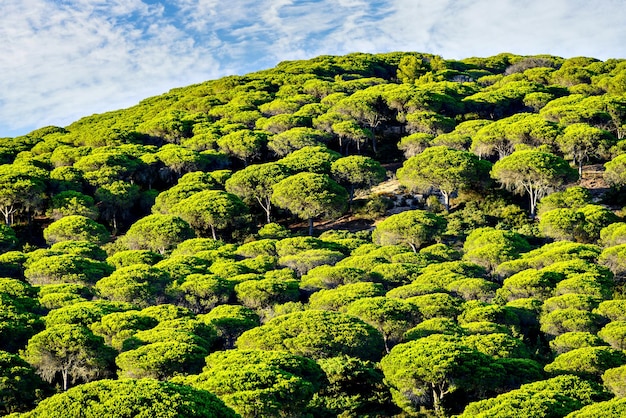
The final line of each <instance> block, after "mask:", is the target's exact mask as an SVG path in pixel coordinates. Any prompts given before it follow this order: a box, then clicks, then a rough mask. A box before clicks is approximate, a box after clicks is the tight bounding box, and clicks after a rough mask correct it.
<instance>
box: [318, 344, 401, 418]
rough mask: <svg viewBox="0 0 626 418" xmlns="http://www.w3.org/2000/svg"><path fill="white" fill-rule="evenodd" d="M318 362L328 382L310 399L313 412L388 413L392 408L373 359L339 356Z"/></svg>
mask: <svg viewBox="0 0 626 418" xmlns="http://www.w3.org/2000/svg"><path fill="white" fill-rule="evenodd" d="M318 364H319V365H320V367H321V368H322V370H324V373H325V374H326V379H327V380H328V384H326V385H324V387H323V388H322V389H321V391H319V392H318V393H316V394H315V395H314V397H313V400H312V402H311V404H312V406H313V408H314V410H315V413H316V415H319V416H323V417H326V416H328V417H330V416H337V415H340V414H345V415H348V416H365V415H380V416H389V415H391V414H392V413H395V412H396V408H395V407H394V406H393V405H392V404H391V394H390V393H389V390H388V388H387V387H386V386H385V384H384V382H383V374H382V372H381V371H380V370H379V368H378V367H377V366H376V365H375V364H374V363H372V362H370V361H363V360H360V359H357V358H354V357H347V356H341V357H331V358H328V359H320V360H319V361H318Z"/></svg>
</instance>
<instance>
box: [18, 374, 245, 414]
mask: <svg viewBox="0 0 626 418" xmlns="http://www.w3.org/2000/svg"><path fill="white" fill-rule="evenodd" d="M78 415H81V416H84V417H89V418H95V417H102V416H116V417H120V418H122V417H123V418H131V417H141V416H146V417H148V416H154V417H163V418H175V417H182V416H184V417H189V418H199V417H203V418H218V417H219V418H235V417H237V416H238V415H237V414H235V412H234V411H233V410H232V409H230V408H228V407H227V406H226V405H225V404H224V402H222V401H221V400H220V399H219V398H217V396H215V395H213V394H211V393H209V392H207V391H204V390H198V389H194V388H190V387H188V386H184V385H177V384H174V383H170V382H159V381H156V380H153V379H123V380H100V381H97V382H92V383H88V384H84V385H80V386H77V387H74V388H72V389H70V390H69V391H67V392H64V393H60V394H57V395H55V396H52V397H50V398H48V399H46V400H45V401H44V402H42V403H40V404H39V405H38V406H37V408H35V409H34V410H32V411H31V412H29V413H26V414H24V417H25V418H26V417H28V418H39V417H49V418H62V417H68V416H78Z"/></svg>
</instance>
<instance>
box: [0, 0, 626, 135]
mask: <svg viewBox="0 0 626 418" xmlns="http://www.w3.org/2000/svg"><path fill="white" fill-rule="evenodd" d="M624 6H626V1H624V0H604V1H602V2H588V1H587V2H583V1H581V0H553V1H549V2H548V1H545V0H541V1H540V0H527V1H524V2H519V1H515V0H473V1H471V2H470V1H467V0H438V1H432V0H379V1H366V0H237V1H228V2H224V1H220V0H171V1H167V2H165V1H163V2H159V1H155V0H150V1H148V0H3V1H2V2H1V4H0V40H3V42H0V137H1V136H5V135H6V133H12V132H26V131H28V130H30V129H34V128H37V127H41V126H44V125H46V124H55V125H61V126H63V125H66V124H69V123H70V122H72V121H74V120H76V119H78V118H79V117H81V116H85V115H89V114H92V113H97V112H103V111H106V110H112V109H118V108H121V107H126V106H130V105H133V104H135V103H137V102H138V101H139V100H141V99H143V98H146V97H148V96H151V95H155V94H160V93H163V92H165V91H167V90H168V89H170V88H172V87H177V86H184V85H188V84H191V83H195V82H199V81H202V80H208V79H213V78H218V77H220V76H223V75H227V74H233V73H236V74H243V73H247V72H250V71H254V70H259V69H263V68H268V67H271V66H274V65H275V64H276V63H277V62H279V61H282V60H286V59H303V58H310V57H314V56H316V55H320V54H337V55H339V54H345V53H348V52H356V51H361V52H388V51H401V50H404V51H422V52H431V53H436V54H439V55H442V56H443V57H444V58H457V59H461V58H464V57H469V56H489V55H493V54H497V53H499V52H504V51H508V52H513V53H518V54H538V53H548V54H554V55H560V56H565V57H567V56H577V55H587V56H592V57H596V58H600V59H606V58H610V57H616V58H619V57H624V56H626V51H625V47H624V45H623V40H624V39H626V25H623V20H624V17H626V7H624Z"/></svg>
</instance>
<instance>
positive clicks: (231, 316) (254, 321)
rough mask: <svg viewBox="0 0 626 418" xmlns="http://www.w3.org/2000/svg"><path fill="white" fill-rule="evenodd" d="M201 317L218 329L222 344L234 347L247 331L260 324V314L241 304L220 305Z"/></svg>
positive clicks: (226, 346)
mask: <svg viewBox="0 0 626 418" xmlns="http://www.w3.org/2000/svg"><path fill="white" fill-rule="evenodd" d="M199 319H200V320H202V321H204V322H205V323H206V324H209V325H211V326H213V327H215V329H216V330H217V336H218V338H219V339H220V340H221V343H222V346H223V347H224V348H226V349H229V348H232V347H233V346H234V345H235V341H236V340H237V338H239V336H240V335H241V334H243V333H244V332H245V331H247V330H249V329H252V328H255V327H257V326H259V323H260V318H259V315H258V314H257V313H256V312H254V311H253V310H252V309H250V308H246V307H245V306H240V305H219V306H216V307H215V308H213V309H211V311H210V312H209V313H207V314H205V315H202V316H199Z"/></svg>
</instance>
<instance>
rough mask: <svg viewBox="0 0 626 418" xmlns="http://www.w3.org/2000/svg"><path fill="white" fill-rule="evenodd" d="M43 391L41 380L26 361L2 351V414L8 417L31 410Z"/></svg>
mask: <svg viewBox="0 0 626 418" xmlns="http://www.w3.org/2000/svg"><path fill="white" fill-rule="evenodd" d="M43 389H44V385H43V382H42V380H41V378H40V377H39V376H38V375H37V374H36V373H35V369H33V368H32V367H31V366H30V365H29V364H28V363H27V362H26V361H24V360H23V359H21V358H20V357H19V356H17V355H15V354H11V353H7V352H6V351H0V413H2V414H3V415H7V414H10V413H12V412H20V411H22V412H23V411H26V410H28V409H31V408H32V407H33V406H34V404H35V403H36V402H37V401H38V400H39V398H40V397H41V396H42V390H43Z"/></svg>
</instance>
